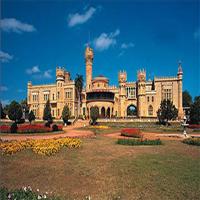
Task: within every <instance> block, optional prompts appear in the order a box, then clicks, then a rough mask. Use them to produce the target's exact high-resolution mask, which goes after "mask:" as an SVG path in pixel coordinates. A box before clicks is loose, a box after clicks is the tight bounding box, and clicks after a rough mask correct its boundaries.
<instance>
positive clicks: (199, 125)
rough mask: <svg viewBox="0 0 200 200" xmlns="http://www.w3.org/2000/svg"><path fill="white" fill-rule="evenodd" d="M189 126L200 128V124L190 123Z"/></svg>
mask: <svg viewBox="0 0 200 200" xmlns="http://www.w3.org/2000/svg"><path fill="white" fill-rule="evenodd" d="M188 128H191V129H200V124H190V125H189V126H188Z"/></svg>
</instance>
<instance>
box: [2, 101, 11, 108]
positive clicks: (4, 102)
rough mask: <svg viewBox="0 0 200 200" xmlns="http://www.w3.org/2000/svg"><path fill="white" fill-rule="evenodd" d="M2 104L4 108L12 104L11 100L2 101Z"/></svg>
mask: <svg viewBox="0 0 200 200" xmlns="http://www.w3.org/2000/svg"><path fill="white" fill-rule="evenodd" d="M1 103H2V106H3V107H4V106H6V105H8V104H10V100H8V99H5V100H1Z"/></svg>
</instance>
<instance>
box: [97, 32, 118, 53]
mask: <svg viewBox="0 0 200 200" xmlns="http://www.w3.org/2000/svg"><path fill="white" fill-rule="evenodd" d="M119 34H120V30H119V29H117V30H116V31H115V32H111V33H110V34H107V33H102V34H101V35H100V36H99V37H98V38H95V39H94V42H93V43H94V46H95V48H96V49H97V50H99V51H103V50H106V49H108V48H109V47H110V46H113V45H115V44H116V43H117V40H116V39H115V37H116V36H118V35H119Z"/></svg>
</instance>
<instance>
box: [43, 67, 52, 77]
mask: <svg viewBox="0 0 200 200" xmlns="http://www.w3.org/2000/svg"><path fill="white" fill-rule="evenodd" d="M51 72H52V70H50V69H49V70H46V71H45V72H44V74H43V76H44V78H52V75H51Z"/></svg>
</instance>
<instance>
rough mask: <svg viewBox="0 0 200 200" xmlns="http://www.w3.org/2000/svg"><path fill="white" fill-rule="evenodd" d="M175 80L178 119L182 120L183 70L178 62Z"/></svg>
mask: <svg viewBox="0 0 200 200" xmlns="http://www.w3.org/2000/svg"><path fill="white" fill-rule="evenodd" d="M177 79H178V118H179V119H183V116H184V112H183V100H182V98H183V97H182V92H183V91H182V90H183V69H182V65H181V62H180V61H179V64H178V73H177Z"/></svg>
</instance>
